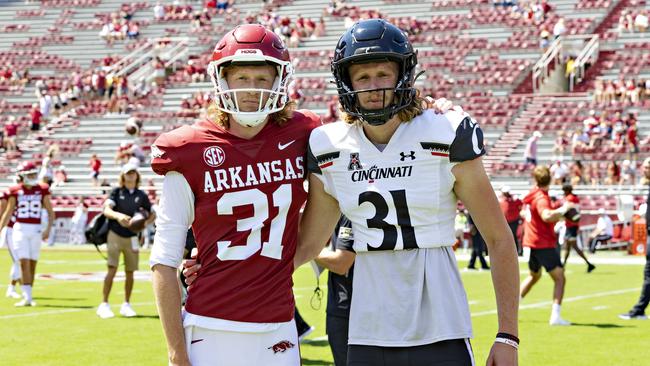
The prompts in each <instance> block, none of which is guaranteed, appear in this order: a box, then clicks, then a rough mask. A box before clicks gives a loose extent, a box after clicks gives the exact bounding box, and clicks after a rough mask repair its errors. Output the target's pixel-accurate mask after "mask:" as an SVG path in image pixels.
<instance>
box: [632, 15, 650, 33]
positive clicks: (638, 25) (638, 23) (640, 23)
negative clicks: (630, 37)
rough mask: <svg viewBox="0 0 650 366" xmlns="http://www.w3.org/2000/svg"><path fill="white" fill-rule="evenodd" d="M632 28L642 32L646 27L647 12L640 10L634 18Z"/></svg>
mask: <svg viewBox="0 0 650 366" xmlns="http://www.w3.org/2000/svg"><path fill="white" fill-rule="evenodd" d="M634 28H635V29H636V31H637V32H640V33H643V32H645V31H646V29H648V14H647V13H646V11H645V10H644V11H642V12H640V13H639V14H637V16H636V17H635V18H634Z"/></svg>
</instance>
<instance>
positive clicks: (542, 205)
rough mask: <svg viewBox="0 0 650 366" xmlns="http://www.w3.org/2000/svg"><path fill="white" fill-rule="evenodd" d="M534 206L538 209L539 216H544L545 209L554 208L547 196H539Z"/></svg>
mask: <svg viewBox="0 0 650 366" xmlns="http://www.w3.org/2000/svg"><path fill="white" fill-rule="evenodd" d="M534 208H535V210H537V213H538V214H539V217H542V212H544V210H551V209H553V207H551V199H550V198H548V197H547V196H542V197H539V198H538V199H536V200H535V205H534Z"/></svg>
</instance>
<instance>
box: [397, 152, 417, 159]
mask: <svg viewBox="0 0 650 366" xmlns="http://www.w3.org/2000/svg"><path fill="white" fill-rule="evenodd" d="M399 155H400V156H401V157H400V158H399V160H400V161H404V160H405V159H406V158H411V160H415V151H411V153H410V154H406V153H405V152H401V153H399Z"/></svg>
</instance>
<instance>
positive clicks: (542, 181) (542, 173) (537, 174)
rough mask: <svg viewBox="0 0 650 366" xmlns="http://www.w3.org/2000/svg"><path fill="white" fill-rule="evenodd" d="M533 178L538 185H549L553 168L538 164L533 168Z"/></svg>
mask: <svg viewBox="0 0 650 366" xmlns="http://www.w3.org/2000/svg"><path fill="white" fill-rule="evenodd" d="M533 178H535V183H536V184H537V186H538V187H548V186H549V185H550V184H551V170H550V169H549V168H548V166H546V165H538V166H536V167H535V169H533Z"/></svg>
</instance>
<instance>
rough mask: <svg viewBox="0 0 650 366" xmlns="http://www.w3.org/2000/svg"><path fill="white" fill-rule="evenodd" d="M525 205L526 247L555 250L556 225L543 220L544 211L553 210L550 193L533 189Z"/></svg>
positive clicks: (525, 198) (524, 241)
mask: <svg viewBox="0 0 650 366" xmlns="http://www.w3.org/2000/svg"><path fill="white" fill-rule="evenodd" d="M523 203H524V204H525V205H526V206H525V209H524V211H525V224H524V225H525V226H524V238H523V244H524V246H526V247H529V248H531V249H546V248H555V247H556V245H557V235H556V234H555V229H554V227H555V223H554V222H546V221H544V220H542V211H544V210H552V209H553V204H552V203H551V198H550V197H549V195H548V191H545V190H543V189H539V188H533V190H531V191H530V192H529V193H528V194H527V195H526V197H524V200H523Z"/></svg>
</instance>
